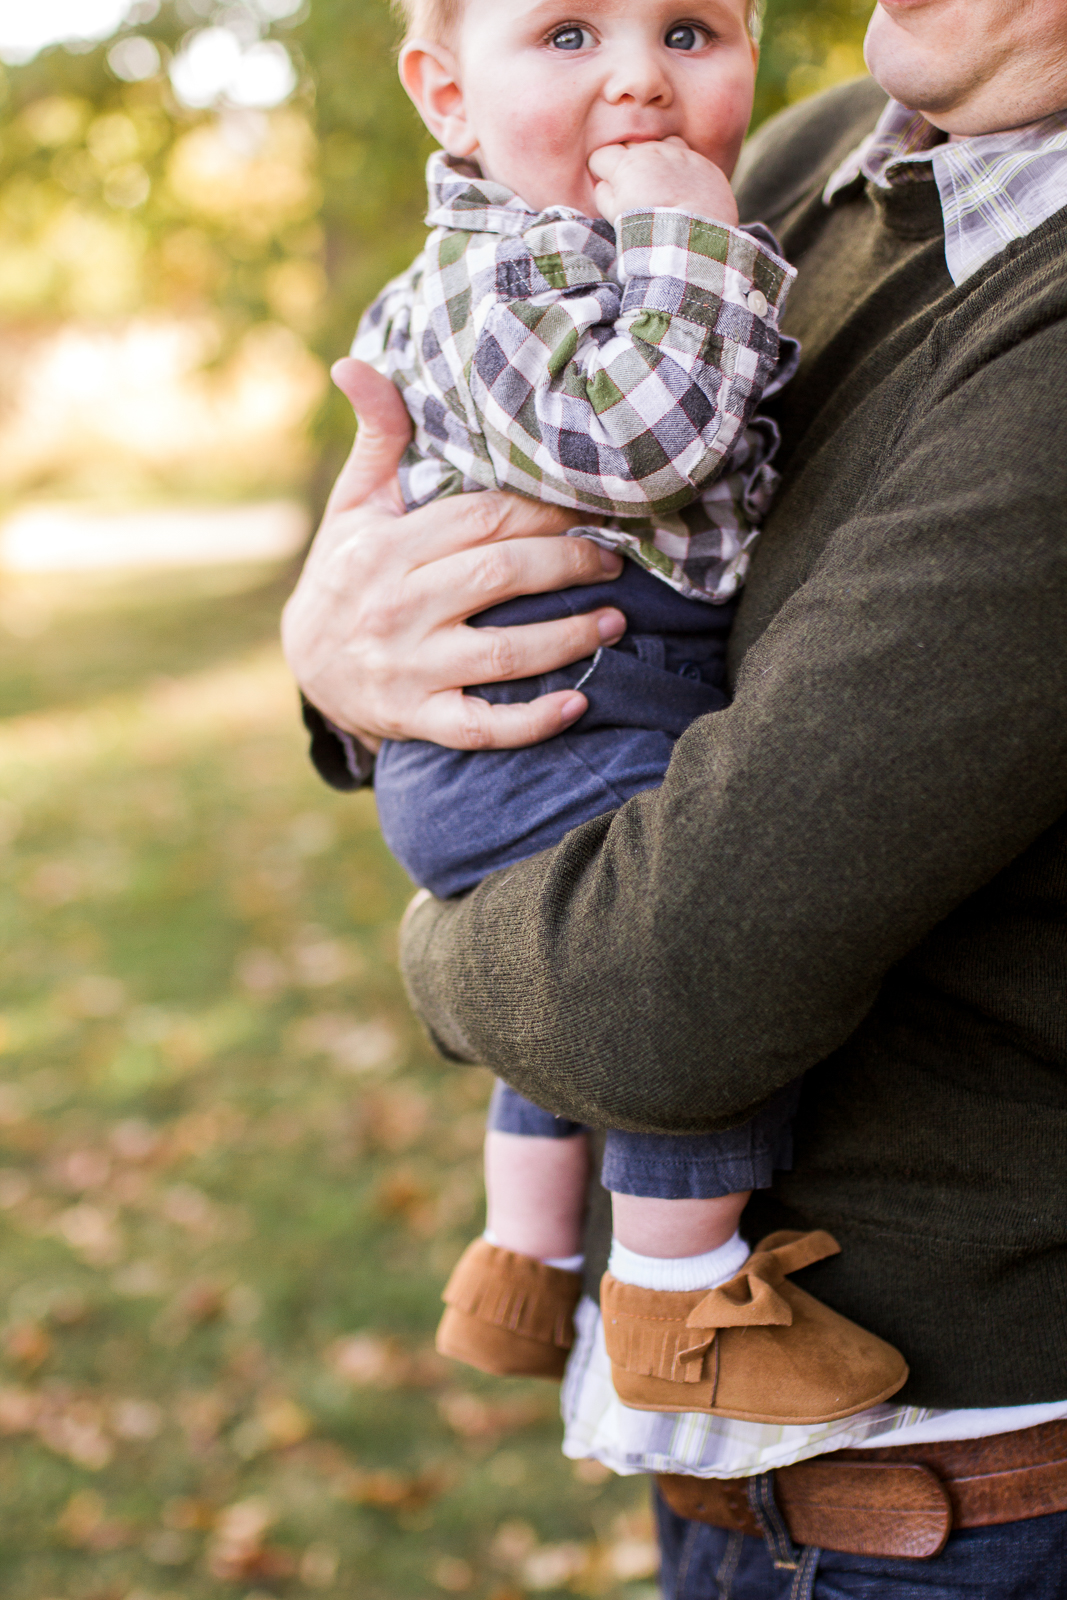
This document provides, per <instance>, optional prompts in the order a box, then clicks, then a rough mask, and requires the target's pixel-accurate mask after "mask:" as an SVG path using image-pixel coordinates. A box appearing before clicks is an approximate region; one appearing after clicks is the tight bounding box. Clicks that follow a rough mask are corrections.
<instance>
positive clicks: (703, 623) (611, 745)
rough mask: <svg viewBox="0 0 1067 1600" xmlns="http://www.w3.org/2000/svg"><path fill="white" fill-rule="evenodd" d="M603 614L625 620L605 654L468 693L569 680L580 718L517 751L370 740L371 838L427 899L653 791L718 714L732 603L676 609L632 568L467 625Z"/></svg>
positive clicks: (525, 692)
mask: <svg viewBox="0 0 1067 1600" xmlns="http://www.w3.org/2000/svg"><path fill="white" fill-rule="evenodd" d="M603 605H613V606H617V607H618V608H619V609H620V610H621V611H622V612H624V614H625V616H626V618H627V622H628V624H629V627H628V631H627V633H626V634H625V636H624V637H623V638H622V639H621V640H620V641H619V644H618V646H617V647H615V648H612V649H607V650H601V651H599V652H598V654H597V656H596V657H594V658H591V659H589V660H586V661H577V662H575V663H574V665H573V666H570V667H564V668H561V669H560V670H559V671H558V672H549V673H545V674H544V675H543V676H542V677H540V678H522V679H519V680H517V681H515V682H512V683H495V684H483V685H482V686H481V687H480V688H477V689H475V690H473V691H472V692H473V693H474V694H477V695H479V696H480V697H481V698H482V699H485V700H490V701H492V702H494V703H496V704H505V703H509V704H513V703H515V702H518V701H526V700H533V699H535V698H536V697H537V696H538V695H542V694H548V693H549V692H550V691H553V690H556V689H573V688H575V687H576V686H577V685H578V684H579V683H580V684H581V688H582V693H583V694H585V695H586V697H587V698H588V700H589V709H588V710H587V711H586V713H585V715H584V716H583V717H581V718H580V719H579V720H578V722H576V723H575V724H574V726H573V727H572V728H570V729H568V730H567V732H566V733H560V734H557V735H556V737H555V738H554V739H547V740H545V741H544V743H542V744H535V745H531V746H529V747H528V748H526V749H521V750H478V751H469V750H446V749H445V748H444V747H443V746H442V745H436V744H427V743H426V742H425V741H423V740H419V739H414V740H411V741H409V742H407V743H403V744H398V743H393V742H391V741H389V740H387V741H386V742H385V743H384V744H383V745H382V748H381V750H380V751H379V753H378V759H377V762H376V765H375V769H374V794H375V799H376V800H377V803H378V820H379V822H380V824H381V829H382V836H383V837H384V839H385V842H386V844H387V845H388V846H389V848H390V850H391V851H392V853H393V855H394V856H396V858H397V860H398V861H399V862H400V864H401V866H402V867H404V868H406V870H407V871H408V872H409V873H410V875H411V877H412V878H414V880H415V882H416V883H417V884H419V885H420V886H421V887H422V888H425V889H431V890H432V891H433V893H434V894H435V895H437V897H438V898H439V899H442V900H445V899H448V898H449V897H450V896H452V895H457V894H465V893H466V892H467V891H468V890H469V889H473V888H474V886H475V884H478V883H481V881H482V879H483V878H485V877H487V876H488V874H489V873H490V872H498V871H499V870H500V869H501V868H503V867H510V866H514V865H515V863H516V862H518V861H525V860H527V859H528V857H530V856H532V855H536V854H537V852H538V851H539V850H547V849H549V848H550V847H551V846H552V845H555V844H558V843H559V841H560V840H561V839H562V838H563V836H564V834H566V833H569V832H570V830H571V829H572V828H577V827H579V826H580V825H581V824H582V823H583V822H591V821H592V819H593V818H594V817H601V816H603V815H604V813H605V812H606V811H614V810H617V809H618V807H619V806H621V805H624V804H625V803H626V801H627V800H631V799H632V798H633V796H634V795H636V794H640V793H641V792H642V790H644V789H654V788H657V787H658V786H659V784H661V783H662V782H663V775H664V773H665V772H666V771H667V767H668V765H669V763H670V759H671V752H672V750H673V749H674V742H675V740H676V739H677V738H678V737H679V735H680V734H682V733H684V732H685V730H686V728H687V727H688V726H689V725H690V723H692V722H694V721H695V720H696V719H697V718H698V717H702V716H705V715H706V714H707V713H709V712H712V711H721V710H722V709H723V708H724V706H726V705H727V703H728V699H727V694H726V639H727V635H728V633H729V631H730V622H731V620H732V618H733V613H734V606H733V605H732V604H730V605H722V606H712V605H708V604H706V603H705V602H704V601H701V600H687V599H685V598H684V597H683V596H682V595H680V594H677V593H676V592H675V591H674V590H673V589H670V588H668V587H667V585H666V584H665V583H661V582H660V581H659V579H658V578H654V577H652V576H651V574H650V573H648V572H646V571H645V570H644V568H643V567H638V566H635V565H634V563H633V562H632V561H627V562H626V563H625V567H624V570H623V573H622V576H621V577H619V578H618V579H616V581H615V582H614V583H604V584H594V585H590V586H588V587H586V588H583V589H563V590H561V591H559V592H558V593H554V594H538V595H525V596H523V597H522V598H521V599H519V600H510V601H508V602H507V603H506V604H504V605H499V606H494V607H493V608H492V609H491V610H490V611H483V612H482V613H481V615H480V616H477V617H473V618H472V619H471V621H472V625H473V626H474V627H485V626H487V625H489V624H494V625H496V626H499V627H510V626H511V625H513V624H520V623H532V622H547V621H552V620H554V619H557V618H561V617H566V616H572V615H575V614H580V613H582V612H585V611H592V610H595V609H596V608H597V607H598V606H603Z"/></svg>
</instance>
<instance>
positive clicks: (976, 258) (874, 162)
mask: <svg viewBox="0 0 1067 1600" xmlns="http://www.w3.org/2000/svg"><path fill="white" fill-rule="evenodd" d="M931 169H933V175H934V180H935V182H936V183H937V187H938V191H939V193H940V195H941V210H942V212H943V214H944V218H945V259H946V261H947V263H948V270H949V276H950V277H951V279H952V281H953V283H956V284H960V283H965V282H966V281H967V279H968V278H970V277H972V276H973V275H974V273H976V272H977V271H978V270H979V268H981V267H984V266H985V264H986V262H987V261H991V260H992V259H993V257H994V256H996V255H999V254H1000V252H1001V251H1002V250H1003V249H1004V247H1005V245H1008V244H1010V243H1011V242H1012V240H1013V239H1025V238H1026V236H1027V234H1028V233H1032V232H1033V230H1034V229H1035V228H1037V227H1040V225H1041V223H1043V222H1047V221H1048V219H1049V217H1052V216H1055V214H1056V212H1057V211H1062V209H1063V207H1064V206H1067V111H1057V112H1054V113H1053V115H1052V116H1050V117H1044V118H1043V119H1042V120H1041V121H1040V122H1034V123H1031V125H1030V126H1029V127H1028V128H1017V129H1015V130H1013V131H1008V132H1005V133H984V134H978V135H976V136H975V137H974V138H970V139H961V140H959V141H958V142H957V143H955V144H950V143H947V142H946V141H945V136H944V134H943V133H941V132H940V131H939V130H938V129H937V128H934V127H931V125H930V123H929V122H927V120H926V118H925V117H924V116H923V115H922V113H921V112H920V111H909V110H907V108H906V107H905V106H902V105H900V104H898V102H897V101H896V100H890V102H889V104H888V105H887V106H886V108H885V110H884V111H883V112H882V115H881V117H880V118H879V119H878V124H877V126H876V128H875V129H874V132H873V133H871V134H870V135H869V136H868V137H867V138H866V139H865V140H864V141H863V143H862V144H861V145H859V146H858V147H857V148H856V149H855V150H853V151H852V153H851V155H849V156H848V158H847V159H846V160H845V161H844V162H843V163H842V164H841V166H840V167H838V169H837V171H836V172H835V173H834V174H833V176H832V177H831V179H830V181H829V183H828V184H827V186H826V190H825V194H824V199H825V200H826V202H827V204H832V203H833V199H834V196H835V195H837V194H839V193H841V191H842V190H844V189H847V188H848V187H849V186H850V185H851V184H853V183H855V182H857V180H858V179H860V178H865V179H867V180H868V181H869V182H871V183H873V184H876V185H877V186H878V187H880V188H883V189H888V188H892V187H893V186H894V185H896V184H900V183H909V182H914V181H915V180H916V179H917V178H926V177H928V175H929V173H930V170H931Z"/></svg>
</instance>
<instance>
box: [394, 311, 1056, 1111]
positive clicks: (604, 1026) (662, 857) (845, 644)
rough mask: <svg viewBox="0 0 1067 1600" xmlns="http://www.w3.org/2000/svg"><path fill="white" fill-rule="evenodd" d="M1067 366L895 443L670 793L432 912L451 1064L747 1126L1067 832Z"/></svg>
mask: <svg viewBox="0 0 1067 1600" xmlns="http://www.w3.org/2000/svg"><path fill="white" fill-rule="evenodd" d="M1064 343H1065V337H1064V329H1063V325H1062V324H1055V325H1053V326H1052V327H1051V328H1049V327H1046V328H1044V329H1040V330H1038V331H1036V332H1034V331H1033V330H1031V334H1030V336H1029V337H1028V338H1027V339H1026V340H1025V341H1022V342H1021V343H1020V344H1019V345H1017V346H1015V347H1011V348H1008V349H1007V350H1004V351H1003V353H1001V354H1000V355H998V357H997V359H995V360H991V361H989V362H987V364H986V365H984V366H981V367H980V368H978V370H976V371H972V372H971V373H970V375H969V376H968V375H966V374H959V375H958V377H957V380H954V381H953V382H952V383H946V384H945V386H944V389H943V390H942V391H941V392H940V394H939V396H938V398H937V399H936V401H935V402H931V404H930V405H929V406H927V407H924V408H920V407H919V406H918V405H917V406H916V407H915V413H916V414H915V415H908V416H905V417H904V418H903V419H902V422H901V427H900V431H899V434H898V436H897V438H895V439H889V440H885V441H882V442H880V444H879V451H880V456H879V458H878V459H879V460H880V463H881V464H880V466H879V470H878V471H877V472H876V473H875V474H874V476H873V479H872V481H871V483H870V484H869V485H868V486H867V487H866V488H865V489H860V490H858V491H856V492H855V494H854V496H853V498H852V503H851V510H850V511H849V512H848V513H847V514H842V516H841V520H840V521H839V522H838V524H837V526H836V527H834V528H833V529H832V531H831V532H830V533H829V535H828V536H827V537H826V539H825V543H824V544H823V546H822V550H821V554H819V555H818V556H817V557H816V558H815V559H814V560H813V561H812V563H811V565H810V568H809V569H808V570H807V571H806V572H805V573H804V574H803V575H802V578H801V581H799V583H798V585H797V587H795V588H794V589H793V591H792V593H791V594H790V595H789V596H788V598H786V599H785V600H784V602H783V603H782V604H781V605H780V606H779V607H778V609H777V611H776V614H775V615H773V616H772V617H771V618H770V619H769V621H768V625H767V626H766V628H765V630H764V632H763V633H762V635H761V636H760V637H759V638H758V639H757V640H756V642H755V643H754V644H753V645H752V646H751V648H750V649H749V650H748V652H747V654H746V656H745V658H744V660H743V662H742V663H741V668H740V671H739V675H738V682H737V685H736V697H735V700H734V702H733V704H732V705H731V706H730V707H729V708H728V709H727V710H725V711H722V712H720V713H718V714H716V715H714V716H711V717H705V718H703V719H702V720H700V721H699V722H697V723H695V724H694V725H693V726H692V727H691V728H690V729H689V730H688V731H687V732H686V733H685V734H684V735H683V736H682V738H681V739H680V740H679V741H678V744H677V746H676V748H675V754H674V759H673V760H672V762H671V766H670V769H669V771H668V773H667V776H666V779H665V781H664V783H663V785H662V787H661V788H660V789H658V790H654V791H650V792H648V793H645V794H641V795H639V796H637V797H636V798H635V799H633V800H631V801H630V802H629V803H628V804H626V805H625V806H623V807H622V808H621V809H620V810H618V811H616V812H613V813H611V814H609V815H606V816H604V817H601V818H598V819H597V820H595V821H592V822H589V823H587V824H585V825H584V826H582V827H580V828H577V829H575V830H574V831H573V832H572V833H570V834H568V835H567V837H566V838H565V839H564V840H563V842H562V843H561V844H560V845H559V846H557V847H556V848H555V849H554V850H551V851H548V852H545V853H543V854H541V855H538V856H536V857H534V858H533V859H531V860H529V861H527V862H524V863H522V864H521V865H520V866H518V867H514V868H511V869H509V870H508V871H507V872H503V873H498V874H495V875H494V876H493V877H490V878H489V879H487V880H486V881H485V882H484V883H483V884H481V885H480V886H479V887H478V888H477V889H476V890H474V891H473V892H472V893H471V894H470V895H469V896H467V897H466V898H465V899H463V900H459V901H454V902H448V903H445V904H441V903H437V902H429V903H427V904H425V905H423V906H422V907H421V908H419V909H417V910H416V911H415V913H414V914H413V915H412V917H411V920H410V922H409V925H408V928H407V931H406V936H405V940H404V946H403V962H404V970H405V974H406V979H407V982H408V985H409V989H410V993H411V995H412V997H413V1000H414V1003H415V1005H416V1008H417V1009H418V1010H419V1011H420V1013H421V1014H422V1016H423V1018H424V1019H425V1020H426V1022H427V1024H428V1025H429V1027H430V1029H431V1031H432V1033H433V1034H434V1036H435V1037H436V1039H437V1040H438V1042H439V1044H440V1045H441V1046H442V1048H443V1049H444V1050H445V1051H446V1052H447V1053H449V1054H451V1055H453V1056H455V1057H457V1058H459V1059H465V1060H476V1061H481V1062H484V1063H486V1064H488V1065H490V1066H492V1067H493V1068H494V1069H495V1070H496V1071H497V1072H498V1073H500V1074H501V1075H502V1076H503V1077H504V1078H505V1079H506V1080H507V1081H508V1082H510V1083H511V1084H513V1085H514V1086H515V1087H516V1088H517V1089H519V1090H520V1091H521V1092H522V1093H524V1094H526V1095H528V1096H529V1097H530V1098H532V1099H533V1100H535V1101H536V1102H537V1103H539V1104H542V1105H547V1106H550V1107H551V1108H552V1109H553V1110H554V1111H556V1112H557V1113H559V1114H562V1115H565V1116H568V1117H572V1118H575V1119H577V1120H583V1121H587V1122H591V1123H593V1124H599V1125H601V1126H609V1127H618V1128H635V1129H648V1130H657V1131H671V1132H684V1131H690V1130H695V1129H708V1128H715V1127H721V1126H724V1125H727V1124H728V1123H730V1122H736V1121H737V1120H738V1119H739V1118H740V1117H742V1116H747V1115H749V1114H750V1113H751V1112H752V1110H753V1109H754V1108H755V1107H756V1106H757V1105H758V1104H759V1103H761V1102H762V1101H763V1100H764V1099H765V1098H766V1097H767V1096H768V1095H769V1094H771V1093H772V1092H773V1091H774V1090H775V1089H777V1088H778V1087H780V1086H781V1085H783V1084H784V1083H786V1082H787V1081H789V1080H790V1079H791V1078H793V1077H795V1076H796V1075H797V1074H798V1073H800V1072H802V1071H803V1070H805V1069H807V1068H809V1067H811V1066H812V1065H814V1064H815V1063H817V1062H819V1061H820V1060H822V1059H824V1058H825V1057H826V1056H827V1055H828V1054H829V1053H830V1052H832V1051H833V1050H834V1049H835V1048H837V1047H838V1046H840V1045H841V1044H843V1042H844V1041H845V1040H846V1039H847V1038H848V1036H849V1035H850V1034H851V1033H852V1032H853V1030H854V1029H855V1028H856V1027H857V1026H858V1024H859V1023H860V1022H861V1021H862V1019H863V1018H864V1016H865V1014H866V1013H867V1012H868V1010H869V1009H870V1007H871V1006H872V1004H873V1003H874V1001H875V999H876V997H877V994H878V991H879V987H880V985H881V983H882V980H883V979H884V978H885V976H886V974H887V973H888V972H889V970H890V968H891V967H892V966H893V965H894V964H895V963H896V962H898V961H899V960H900V959H901V958H902V957H904V956H905V955H906V954H907V953H908V952H909V951H912V950H913V949H914V948H915V947H916V946H917V945H918V944H919V943H920V942H921V941H922V940H923V939H924V937H925V936H926V935H927V934H928V933H929V932H930V931H931V930H932V929H934V928H935V927H936V926H937V925H938V924H939V923H941V922H942V921H943V920H944V919H945V918H947V917H948V916H949V915H950V914H951V913H952V912H953V911H954V910H955V909H956V908H957V907H959V906H961V905H962V903H963V902H964V901H965V900H967V899H968V898H969V897H970V896H971V895H973V894H975V893H976V892H977V891H978V890H980V889H981V888H982V887H983V886H984V885H986V884H987V883H988V882H990V881H991V880H992V879H993V878H994V877H995V876H996V875H997V874H998V872H1000V871H1001V870H1002V869H1003V868H1005V867H1007V866H1008V864H1009V863H1011V862H1012V861H1014V860H1015V859H1016V858H1017V857H1018V856H1019V855H1020V854H1021V853H1022V852H1023V851H1025V850H1026V849H1027V847H1028V846H1029V845H1030V844H1031V843H1032V842H1033V841H1034V840H1036V839H1037V838H1038V837H1039V836H1040V835H1041V834H1042V833H1043V832H1045V830H1047V829H1048V828H1050V827H1051V826H1052V825H1053V824H1054V823H1055V821H1056V819H1057V818H1058V817H1060V816H1061V815H1062V813H1063V811H1064V809H1065V803H1067V717H1065V716H1064V710H1063V708H1064V704H1065V703H1067V541H1065V540H1064V537H1063V512H1062V508H1063V505H1064V504H1065V503H1067V452H1065V451H1063V450H1062V448H1060V447H1059V445H1058V443H1057V441H1058V439H1060V438H1062V430H1063V427H1064V425H1065V423H1067V416H1065V414H1064V413H1065V402H1064V398H1063V389H1062V384H1061V383H1060V381H1059V379H1058V377H1057V374H1058V373H1060V372H1062V368H1063V360H1064ZM920 412H921V414H920ZM849 470H854V469H851V468H850V467H849V466H848V464H847V463H846V464H843V465H842V467H841V471H842V473H847V472H848V471H849ZM787 498H788V497H787ZM787 514H788V504H787V500H786V502H783V506H782V509H780V510H779V511H778V512H777V513H776V516H778V517H781V516H783V515H787ZM772 548H773V546H772V545H768V547H767V548H766V550H765V553H764V555H763V557H762V559H770V558H771V556H770V550H771V549H772Z"/></svg>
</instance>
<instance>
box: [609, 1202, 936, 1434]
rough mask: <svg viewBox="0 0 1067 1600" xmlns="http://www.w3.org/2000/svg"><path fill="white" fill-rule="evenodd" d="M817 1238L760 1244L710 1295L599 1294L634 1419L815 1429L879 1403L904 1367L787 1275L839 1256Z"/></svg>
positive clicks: (832, 1244)
mask: <svg viewBox="0 0 1067 1600" xmlns="http://www.w3.org/2000/svg"><path fill="white" fill-rule="evenodd" d="M839 1253H840V1246H839V1245H838V1243H837V1241H836V1239H833V1238H832V1237H831V1236H830V1234H828V1233H825V1232H823V1231H821V1230H818V1231H816V1232H812V1233H795V1232H789V1231H784V1232H780V1233H772V1234H769V1235H768V1236H767V1238H766V1239H764V1240H762V1241H761V1243H760V1244H759V1245H758V1246H757V1247H756V1249H755V1250H754V1251H753V1253H752V1255H751V1256H750V1257H749V1258H748V1260H747V1261H746V1263H745V1265H744V1267H743V1268H742V1269H741V1271H740V1272H739V1273H738V1274H737V1276H736V1277H734V1278H731V1279H730V1281H729V1282H728V1283H724V1284H721V1285H720V1286H719V1287H718V1288H715V1289H711V1290H700V1289H697V1290H691V1291H687V1292H681V1293H677V1292H672V1291H668V1290H657V1289H639V1288H636V1287H635V1286H634V1285H633V1284H626V1283H620V1282H619V1280H618V1279H617V1278H614V1277H613V1276H612V1275H611V1274H610V1273H606V1274H605V1275H604V1278H603V1281H602V1283H601V1292H600V1303H601V1311H602V1313H603V1318H604V1337H605V1341H606V1343H607V1350H608V1355H609V1356H610V1358H611V1364H612V1379H613V1382H614V1384H615V1391H616V1393H617V1394H618V1396H619V1398H620V1400H622V1401H623V1402H624V1403H625V1404H626V1405H628V1406H633V1407H634V1408H635V1409H637V1410H641V1411H707V1412H710V1413H712V1414H714V1415H716V1416H726V1417H736V1418H738V1419H740V1420H742V1421H751V1422H775V1423H780V1424H784V1425H789V1424H792V1423H818V1422H829V1421H833V1420H836V1419H837V1418H838V1417H847V1416H851V1415H853V1414H854V1413H855V1412H857V1411H863V1410H866V1408H867V1407H868V1406H872V1405H877V1404H878V1403H879V1402H880V1401H882V1400H885V1399H887V1398H888V1397H889V1396H890V1395H891V1394H895V1393H896V1391H897V1390H898V1389H899V1388H900V1387H901V1385H902V1384H903V1383H904V1382H905V1380H906V1378H907V1376H908V1368H907V1365H906V1363H905V1361H904V1358H903V1356H902V1355H901V1354H900V1352H899V1351H898V1350H895V1349H894V1348H893V1346H892V1345H889V1344H886V1343H885V1341H884V1340H882V1339H879V1338H878V1337H877V1336H876V1335H875V1334H872V1333H868V1332H867V1331H866V1330H865V1329H863V1328H860V1327H857V1325H856V1324H855V1323H854V1322H850V1321H849V1320H848V1319H847V1318H846V1317H843V1316H841V1315H840V1314H839V1313H838V1312H836V1311H832V1310H831V1309H830V1307H829V1306H825V1305H823V1304H822V1302H821V1301H819V1300H816V1299H815V1298H814V1296H813V1295H810V1294H808V1293H806V1291H805V1290H803V1289H799V1288H797V1286H796V1285H795V1284H793V1283H790V1282H789V1281H788V1275H789V1274H790V1273H793V1272H798V1271H799V1270H800V1269H801V1268H802V1267H807V1266H810V1265H811V1264H812V1263H813V1262H815V1261H822V1260H824V1259H825V1258H826V1257H827V1256H833V1255H838V1254H839Z"/></svg>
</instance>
